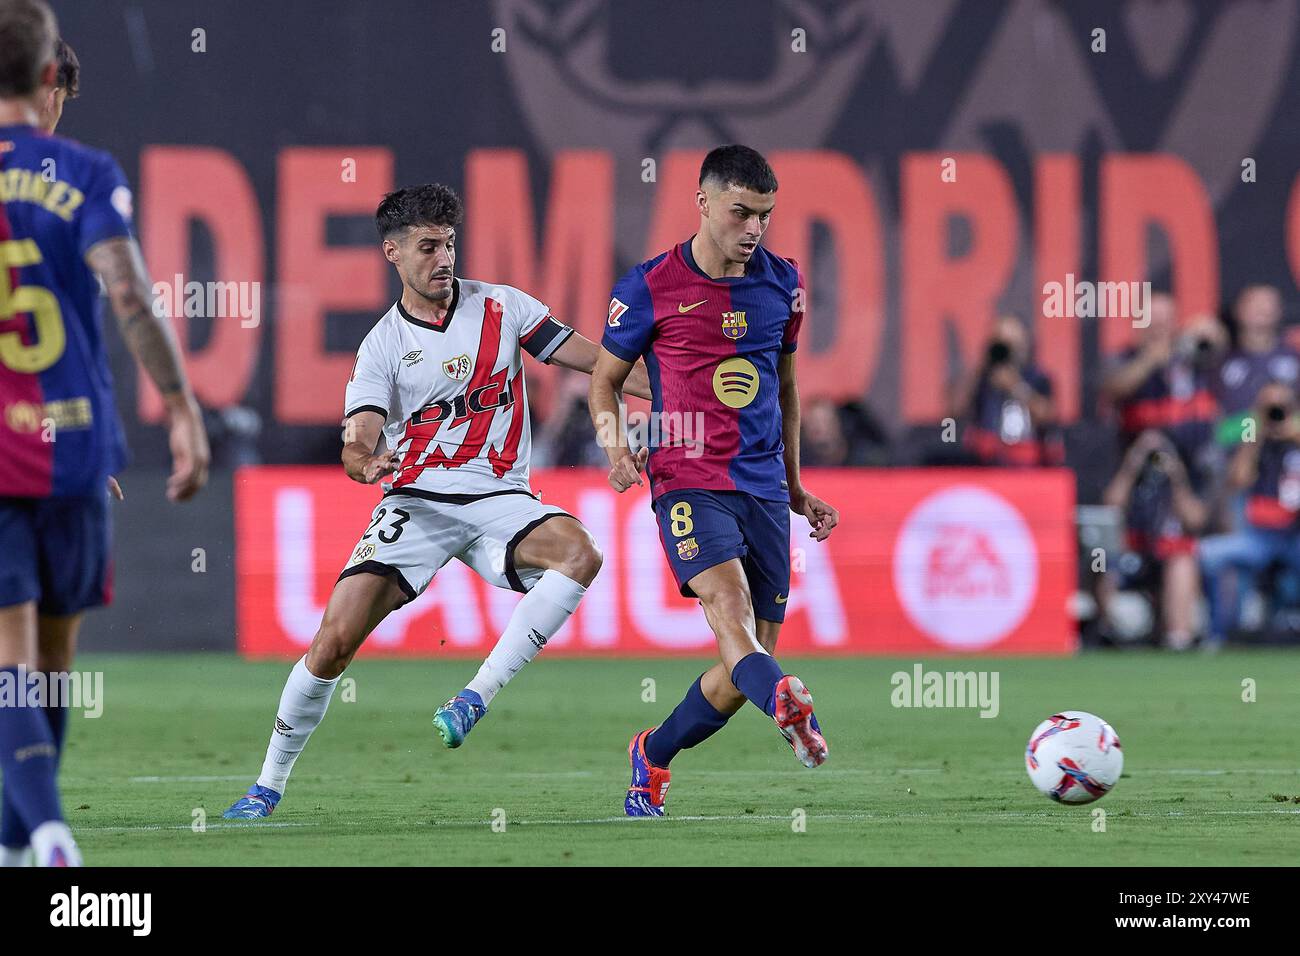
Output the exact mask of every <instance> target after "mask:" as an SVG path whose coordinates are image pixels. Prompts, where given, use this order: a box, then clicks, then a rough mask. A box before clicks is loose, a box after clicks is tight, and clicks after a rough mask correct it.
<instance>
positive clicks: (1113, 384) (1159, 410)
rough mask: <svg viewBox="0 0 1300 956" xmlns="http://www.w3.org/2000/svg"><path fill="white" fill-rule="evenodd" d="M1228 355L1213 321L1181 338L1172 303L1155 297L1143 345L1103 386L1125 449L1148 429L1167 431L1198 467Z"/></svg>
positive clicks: (1197, 324) (1199, 323)
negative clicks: (1220, 372) (1218, 371)
mask: <svg viewBox="0 0 1300 956" xmlns="http://www.w3.org/2000/svg"><path fill="white" fill-rule="evenodd" d="M1226 349H1227V332H1226V331H1225V329H1224V328H1223V326H1222V325H1220V324H1219V322H1218V321H1217V320H1215V319H1214V318H1213V317H1212V316H1203V317H1201V318H1199V319H1197V320H1195V321H1193V322H1192V323H1190V324H1189V325H1188V327H1187V329H1185V330H1184V331H1183V332H1181V333H1180V332H1179V330H1178V322H1177V309H1176V306H1175V303H1174V299H1173V297H1172V296H1171V295H1169V294H1168V293H1165V292H1158V293H1156V294H1155V295H1153V296H1152V297H1151V305H1150V313H1149V322H1148V324H1147V326H1146V328H1145V329H1143V330H1142V337H1141V340H1140V342H1139V344H1138V345H1136V346H1133V347H1130V348H1129V349H1127V350H1126V351H1124V352H1122V353H1121V354H1120V355H1119V357H1118V358H1117V360H1116V361H1115V363H1114V364H1113V366H1112V368H1111V369H1110V371H1109V372H1108V373H1107V374H1106V376H1105V378H1104V379H1103V381H1102V386H1101V393H1102V397H1103V398H1104V399H1106V400H1107V401H1109V402H1110V404H1111V405H1112V406H1113V407H1114V408H1115V410H1116V412H1117V413H1118V414H1119V422H1120V434H1121V439H1122V441H1123V444H1124V446H1125V447H1127V446H1128V445H1130V444H1131V443H1132V442H1133V441H1134V439H1136V438H1137V436H1138V435H1140V434H1141V433H1142V432H1144V431H1146V430H1147V429H1149V428H1159V429H1163V430H1164V431H1165V432H1166V434H1168V435H1169V436H1170V438H1171V439H1173V441H1174V444H1175V445H1176V446H1177V447H1178V450H1179V453H1180V454H1181V455H1182V456H1183V458H1184V460H1185V461H1188V462H1195V463H1197V465H1198V467H1199V465H1200V459H1201V457H1202V456H1203V455H1206V454H1207V452H1206V450H1205V449H1206V447H1207V446H1208V445H1209V443H1210V442H1211V440H1212V439H1213V436H1214V425H1215V422H1216V421H1217V419H1218V417H1219V405H1218V402H1217V401H1216V400H1215V397H1214V394H1213V391H1212V386H1213V381H1214V372H1215V369H1216V368H1217V366H1218V364H1219V361H1220V359H1221V358H1222V356H1223V354H1224V352H1225V351H1226ZM1194 470H1197V469H1194ZM1200 477H1201V476H1196V483H1197V484H1198V485H1199V484H1200V481H1199V478H1200Z"/></svg>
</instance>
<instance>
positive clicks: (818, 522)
mask: <svg viewBox="0 0 1300 956" xmlns="http://www.w3.org/2000/svg"><path fill="white" fill-rule="evenodd" d="M794 355H795V353H794V352H786V353H784V354H783V355H782V356H781V359H780V362H779V363H778V364H777V376H778V378H779V380H780V389H779V392H778V396H779V401H780V403H781V441H782V442H783V443H784V444H785V481H786V484H787V485H789V486H790V510H791V511H794V512H796V513H798V514H801V515H803V516H804V517H805V518H807V519H808V523H809V524H810V525H812V532H811V533H810V534H809V535H808V537H810V538H815V539H816V540H818V541H825V540H826V539H827V538H829V537H830V535H831V531H833V530H834V528H835V526H836V525H837V524H839V523H840V513H839V512H838V511H836V510H835V509H834V508H832V507H831V506H830V505H828V504H827V503H826V502H824V501H822V500H821V499H820V498H818V497H817V496H816V495H814V494H813V493H812V492H810V491H808V490H807V489H806V488H804V486H803V481H802V480H801V479H800V476H799V428H800V419H799V383H798V381H797V380H796V379H795V373H794Z"/></svg>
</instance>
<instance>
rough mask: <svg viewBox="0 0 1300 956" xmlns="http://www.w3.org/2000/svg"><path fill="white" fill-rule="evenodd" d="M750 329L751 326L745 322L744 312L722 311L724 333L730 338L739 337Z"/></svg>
mask: <svg viewBox="0 0 1300 956" xmlns="http://www.w3.org/2000/svg"><path fill="white" fill-rule="evenodd" d="M748 331H749V326H748V325H746V324H745V313H744V312H723V313H722V334H723V335H725V336H726V337H727V338H729V339H738V338H740V337H741V336H742V335H744V334H745V333H746V332H748Z"/></svg>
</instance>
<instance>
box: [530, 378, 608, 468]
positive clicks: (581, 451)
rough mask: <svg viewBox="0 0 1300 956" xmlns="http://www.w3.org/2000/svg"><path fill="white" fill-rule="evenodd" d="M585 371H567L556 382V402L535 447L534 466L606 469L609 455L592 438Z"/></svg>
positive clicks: (539, 430)
mask: <svg viewBox="0 0 1300 956" xmlns="http://www.w3.org/2000/svg"><path fill="white" fill-rule="evenodd" d="M589 382H590V379H589V378H588V377H587V376H586V375H584V374H582V373H581V372H563V373H561V376H560V378H558V379H557V380H556V383H555V400H554V403H553V404H552V406H551V411H550V414H549V415H548V416H547V418H546V421H545V423H544V424H543V426H542V427H541V428H540V429H538V432H539V433H540V434H539V438H540V441H538V442H536V443H535V444H534V447H533V467H536V468H547V467H580V468H592V467H596V468H605V467H607V462H606V458H605V453H604V452H603V451H602V450H601V448H600V445H598V444H597V443H596V440H595V439H594V438H593V437H592V433H591V412H590V411H588V410H587V385H588V383H589Z"/></svg>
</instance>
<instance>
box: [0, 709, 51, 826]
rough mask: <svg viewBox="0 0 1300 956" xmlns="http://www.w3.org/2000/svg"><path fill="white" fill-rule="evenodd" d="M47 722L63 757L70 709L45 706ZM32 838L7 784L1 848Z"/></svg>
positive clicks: (0, 817)
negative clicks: (19, 814)
mask: <svg viewBox="0 0 1300 956" xmlns="http://www.w3.org/2000/svg"><path fill="white" fill-rule="evenodd" d="M45 720H46V721H47V722H48V723H49V725H50V733H51V734H52V735H53V737H54V749H55V750H56V751H58V753H59V756H60V757H62V755H63V738H64V735H65V733H66V731H67V727H68V708H66V707H60V706H57V705H55V704H52V703H51V704H47V705H46V706H45ZM30 836H31V835H30V834H29V833H28V832H27V827H26V826H24V825H23V821H22V819H21V818H20V817H19V816H18V807H17V805H16V804H15V803H14V801H13V797H12V796H11V795H10V793H9V786H8V784H6V785H5V787H4V793H3V796H2V797H0V846H7V847H20V846H26V845H27V843H28V840H29V839H30Z"/></svg>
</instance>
